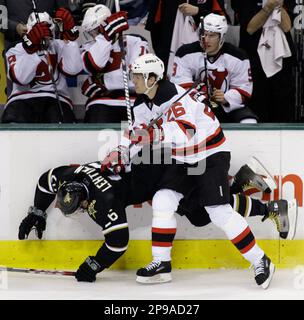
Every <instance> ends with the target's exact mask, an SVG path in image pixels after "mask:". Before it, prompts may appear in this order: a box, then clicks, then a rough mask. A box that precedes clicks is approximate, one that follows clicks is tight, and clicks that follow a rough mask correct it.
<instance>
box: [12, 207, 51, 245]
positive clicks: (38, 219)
mask: <svg viewBox="0 0 304 320" xmlns="http://www.w3.org/2000/svg"><path fill="white" fill-rule="evenodd" d="M45 226H46V213H45V212H44V211H42V210H39V209H37V208H36V207H32V206H31V207H30V208H29V210H28V215H27V216H26V217H25V218H24V219H23V220H22V222H21V224H20V226H19V233H18V238H19V240H24V239H26V238H27V237H28V235H29V233H30V232H31V230H32V228H34V229H35V231H36V236H37V237H38V238H39V239H41V238H42V233H43V231H44V230H45Z"/></svg>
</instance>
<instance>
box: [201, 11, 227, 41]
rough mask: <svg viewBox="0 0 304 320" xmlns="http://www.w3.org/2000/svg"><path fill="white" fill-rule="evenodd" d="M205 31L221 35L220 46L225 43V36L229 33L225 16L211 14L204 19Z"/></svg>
mask: <svg viewBox="0 0 304 320" xmlns="http://www.w3.org/2000/svg"><path fill="white" fill-rule="evenodd" d="M204 30H205V31H208V32H216V33H219V34H220V46H222V45H223V43H224V41H225V35H226V33H227V31H228V23H227V19H226V17H225V16H221V15H219V14H214V13H210V14H208V15H207V16H206V17H205V18H204Z"/></svg>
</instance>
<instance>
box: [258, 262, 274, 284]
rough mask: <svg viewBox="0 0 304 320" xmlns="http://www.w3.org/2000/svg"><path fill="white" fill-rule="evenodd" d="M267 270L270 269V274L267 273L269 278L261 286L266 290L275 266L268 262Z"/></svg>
mask: <svg viewBox="0 0 304 320" xmlns="http://www.w3.org/2000/svg"><path fill="white" fill-rule="evenodd" d="M269 269H270V272H269V277H268V279H267V280H266V281H264V282H263V283H262V284H261V287H262V288H263V289H264V290H266V289H267V288H268V287H269V285H270V282H271V280H272V277H273V274H274V271H275V266H274V264H273V263H272V262H270V266H269Z"/></svg>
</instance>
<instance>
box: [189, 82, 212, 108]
mask: <svg viewBox="0 0 304 320" xmlns="http://www.w3.org/2000/svg"><path fill="white" fill-rule="evenodd" d="M189 95H190V97H191V98H192V99H193V100H194V101H198V102H202V103H206V102H207V101H208V92H207V87H206V85H205V84H204V83H203V82H201V83H199V84H198V85H197V86H196V87H195V88H194V89H193V90H191V91H190V93H189Z"/></svg>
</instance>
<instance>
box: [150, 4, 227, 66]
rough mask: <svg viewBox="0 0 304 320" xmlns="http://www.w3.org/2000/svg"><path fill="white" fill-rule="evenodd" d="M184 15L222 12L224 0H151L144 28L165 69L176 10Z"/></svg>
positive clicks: (195, 16) (196, 17)
mask: <svg viewBox="0 0 304 320" xmlns="http://www.w3.org/2000/svg"><path fill="white" fill-rule="evenodd" d="M178 9H179V10H180V11H181V12H182V13H183V14H184V15H191V16H193V17H194V20H195V21H196V24H197V26H198V24H199V17H200V16H206V15H207V14H209V13H211V12H214V13H218V14H224V0H206V1H200V0H189V1H186V0H151V1H150V3H149V7H148V12H149V13H148V18H147V23H146V29H147V30H149V31H150V32H151V40H152V46H153V50H154V51H155V54H156V55H157V56H158V57H159V58H160V59H161V60H162V61H163V62H164V64H165V69H167V65H168V59H169V53H170V46H171V39H172V33H173V28H174V22H175V17H176V12H177V10H178Z"/></svg>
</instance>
